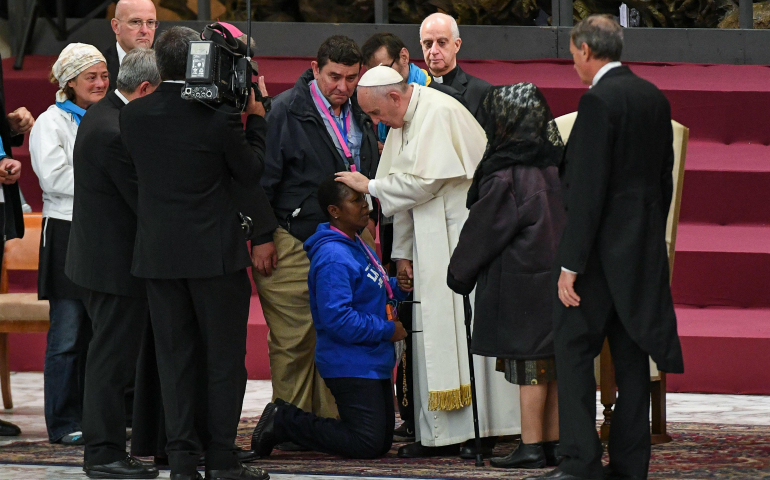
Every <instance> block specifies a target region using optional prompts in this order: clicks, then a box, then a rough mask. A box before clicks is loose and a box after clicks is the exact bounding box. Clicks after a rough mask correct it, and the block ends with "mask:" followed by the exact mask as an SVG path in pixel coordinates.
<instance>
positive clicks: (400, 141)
mask: <svg viewBox="0 0 770 480" xmlns="http://www.w3.org/2000/svg"><path fill="white" fill-rule="evenodd" d="M357 94H358V102H359V104H360V105H361V108H362V109H363V110H364V111H365V112H366V113H367V114H368V115H370V116H371V117H372V120H374V122H375V123H378V122H383V123H384V124H385V125H388V126H389V127H391V130H390V133H389V134H388V137H387V140H386V142H385V147H384V149H383V151H382V158H381V159H380V165H379V168H378V169H377V175H376V179H375V180H369V179H367V178H366V177H364V176H363V175H361V174H360V173H352V172H341V173H338V174H337V175H338V177H339V178H338V180H339V181H341V182H344V183H345V184H347V185H348V186H349V187H351V188H353V189H355V190H357V191H359V192H364V193H370V194H371V195H372V196H374V197H376V198H377V199H379V201H380V205H381V206H382V213H383V215H385V216H391V215H394V216H395V218H394V222H393V223H394V239H393V253H392V257H393V258H398V259H409V260H412V261H413V272H414V273H413V274H414V297H415V301H416V302H420V303H416V304H415V305H414V325H413V326H414V330H416V331H418V332H416V333H414V334H413V335H414V337H413V344H414V347H413V348H414V351H413V355H414V357H413V358H414V360H413V362H412V363H413V365H412V368H413V369H414V370H413V371H414V389H415V393H414V402H415V405H414V408H415V415H416V417H417V418H416V420H415V424H416V425H415V427H416V428H415V430H416V432H415V433H416V437H417V441H418V442H421V444H422V447H423V448H424V447H441V446H446V445H453V444H457V443H460V442H463V441H466V440H469V439H471V438H473V436H474V435H473V416H472V409H471V408H470V405H471V389H470V374H469V370H468V351H467V343H466V338H465V323H464V321H465V320H464V313H463V302H462V297H461V296H459V295H457V294H455V293H453V292H452V291H451V290H450V289H449V287H447V284H446V272H447V267H448V265H449V259H450V257H451V256H452V252H453V250H454V248H455V246H456V245H457V240H458V238H459V236H460V231H461V230H462V227H463V224H464V223H465V220H466V218H467V217H468V209H467V208H466V206H465V203H466V197H467V193H468V188H469V187H470V185H471V180H472V178H473V173H474V171H475V169H476V166H477V165H478V163H479V161H480V160H481V157H482V155H483V153H484V150H485V148H486V143H487V140H486V136H485V134H484V130H483V129H482V128H481V126H480V125H479V124H478V122H477V121H476V119H475V118H474V117H473V115H471V113H470V112H469V111H468V110H467V109H466V108H465V107H464V106H463V105H462V104H460V103H459V102H458V101H456V100H455V99H453V98H452V97H450V96H449V95H446V94H444V93H441V92H439V91H438V90H434V89H431V88H426V87H422V86H420V85H417V84H411V85H407V84H406V83H405V82H404V80H403V78H402V77H401V76H400V75H399V74H398V73H397V72H396V71H395V70H393V69H392V68H388V67H385V66H379V67H375V68H372V69H370V70H368V71H367V72H366V73H365V74H364V75H363V77H361V81H360V82H359V83H358V93H357ZM419 331H421V332H419ZM474 361H475V363H474V366H475V369H476V371H475V373H476V389H477V397H478V411H479V427H480V431H481V436H482V437H489V436H499V435H514V434H518V433H520V432H521V425H520V420H519V418H520V416H519V400H518V399H519V392H518V387H517V386H515V385H512V384H510V383H508V382H506V381H505V378H504V376H503V375H502V374H500V373H497V372H495V359H494V358H487V357H479V356H475V357H474ZM424 450H428V449H427V448H424ZM442 450H443V449H442ZM458 451H459V450H458ZM429 454H430V453H427V452H426V455H429Z"/></svg>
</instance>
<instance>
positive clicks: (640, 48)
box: [31, 20, 770, 64]
mask: <svg viewBox="0 0 770 480" xmlns="http://www.w3.org/2000/svg"><path fill="white" fill-rule="evenodd" d="M71 23H74V21H71ZM174 24H184V25H188V26H190V27H192V28H194V29H197V30H201V29H202V28H203V26H204V25H205V22H163V23H162V27H161V29H163V28H168V27H169V26H170V25H174ZM237 25H238V26H239V27H242V29H243V30H244V31H245V24H243V23H240V24H239V23H237ZM569 30H570V29H569V27H558V28H555V27H505V26H491V27H487V26H461V28H460V31H461V34H462V38H463V47H462V50H461V52H460V57H461V58H476V59H498V60H529V59H538V58H566V59H569V58H571V56H570V54H569ZM383 31H388V32H392V33H395V34H396V35H398V36H400V37H401V38H402V39H404V41H405V42H406V44H407V47H408V48H409V51H410V53H411V55H412V57H413V58H419V57H420V56H421V54H422V53H421V50H420V45H419V26H417V25H375V24H323V23H267V22H266V23H254V24H253V27H252V32H253V34H254V35H255V37H256V39H257V44H258V46H259V49H258V54H259V55H262V56H304V57H312V56H315V54H316V51H317V48H318V45H319V44H320V43H321V42H322V41H323V40H324V39H325V38H327V37H328V36H330V35H334V34H344V35H348V36H350V37H352V38H353V39H354V40H356V41H358V42H363V41H364V40H366V38H367V37H369V36H370V35H371V34H373V33H375V32H383ZM112 38H113V37H112V31H111V29H110V27H109V23H108V22H107V21H106V20H91V21H90V22H88V23H87V24H86V26H85V27H84V28H83V29H81V30H79V31H78V32H76V33H74V34H73V35H72V37H71V38H70V40H69V41H70V42H72V41H79V42H86V43H92V44H94V45H97V46H103V45H107V44H109V43H110V42H111V41H113V40H112ZM625 38H626V42H625V43H626V46H625V49H624V53H623V59H624V60H628V61H655V62H695V63H726V64H770V30H716V29H714V30H712V29H664V28H656V29H648V28H632V29H626V30H625ZM67 43H69V42H60V41H57V40H56V39H55V38H54V36H53V32H52V31H51V29H50V28H49V27H48V25H47V24H46V22H45V21H38V25H37V28H36V35H35V37H34V39H33V41H32V45H31V50H32V53H37V54H44V55H56V54H58V53H59V52H60V51H61V49H62V48H64V46H65V45H66V44H67Z"/></svg>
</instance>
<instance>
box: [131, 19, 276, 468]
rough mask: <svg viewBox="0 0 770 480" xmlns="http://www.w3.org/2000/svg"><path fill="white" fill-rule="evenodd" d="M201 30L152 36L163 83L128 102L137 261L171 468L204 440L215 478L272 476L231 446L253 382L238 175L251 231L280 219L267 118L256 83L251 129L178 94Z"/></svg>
mask: <svg viewBox="0 0 770 480" xmlns="http://www.w3.org/2000/svg"><path fill="white" fill-rule="evenodd" d="M198 38H200V36H199V34H198V33H197V32H195V31H194V30H191V29H189V28H186V27H172V28H170V29H169V30H167V31H165V32H164V33H163V34H162V35H161V36H160V38H159V39H158V41H157V42H156V45H155V53H156V58H157V64H158V70H159V71H160V75H161V78H162V79H163V83H161V85H160V86H159V87H158V89H157V90H156V91H155V92H154V93H153V94H152V95H149V96H147V97H145V98H140V99H137V100H135V101H133V102H131V103H130V104H128V105H127V106H125V107H124V108H123V110H122V111H121V113H120V131H121V135H122V137H123V143H124V145H125V146H126V148H127V149H128V152H129V155H130V157H131V160H132V162H133V164H134V166H135V168H136V173H137V178H138V184H139V190H138V200H137V221H138V223H137V233H136V243H135V246H134V259H133V263H132V269H131V272H132V273H133V274H134V275H135V276H137V277H140V278H144V279H146V280H145V281H146V286H147V298H148V302H149V306H150V317H151V323H152V328H153V331H154V333H155V344H156V348H157V352H156V353H157V358H158V369H159V373H160V379H161V392H162V395H163V408H164V410H165V414H166V433H167V436H168V444H167V446H166V451H167V452H168V456H169V464H170V466H171V478H172V479H175V480H194V479H196V478H200V476H199V474H198V473H197V471H196V466H197V464H198V461H199V458H200V453H201V452H202V451H204V450H205V454H206V478H207V479H209V478H210V479H211V480H223V479H261V480H265V479H266V478H268V475H267V473H265V472H264V471H263V470H261V469H258V468H253V467H246V466H243V465H241V463H240V462H239V461H238V457H237V453H236V449H235V448H234V444H235V436H236V432H237V427H238V421H239V417H240V413H241V407H242V404H243V395H244V392H245V389H246V366H245V356H246V324H247V322H248V316H249V300H250V297H251V284H250V282H249V278H248V274H247V273H246V268H247V267H249V266H251V265H252V261H251V258H250V256H249V249H248V246H247V238H246V236H245V234H244V232H243V230H242V228H241V222H240V219H239V215H238V213H239V211H238V210H239V209H238V207H237V206H236V201H235V199H234V197H235V195H236V193H235V192H234V187H233V186H234V185H240V186H241V187H242V188H244V189H246V190H247V191H248V192H249V194H250V195H251V196H252V197H253V198H254V199H255V200H254V201H253V202H251V203H250V205H255V206H261V208H258V209H255V210H254V211H253V212H252V213H251V214H250V215H249V216H251V218H252V219H253V221H254V232H253V234H254V236H262V235H264V234H265V233H268V232H272V231H273V230H275V228H276V226H277V222H276V221H275V217H274V216H273V214H272V209H271V208H270V205H269V203H268V202H267V198H266V197H265V195H264V192H263V191H262V190H261V188H260V186H259V178H260V176H261V174H262V171H263V169H264V152H265V132H266V130H267V124H266V122H265V119H264V118H263V115H264V114H265V111H264V107H263V106H262V104H261V103H257V102H256V101H255V100H254V96H253V94H252V96H251V97H250V99H249V102H248V105H247V107H246V113H247V114H248V117H247V119H246V131H245V133H244V130H243V126H242V124H241V121H240V115H239V114H237V113H236V114H235V115H232V111H231V109H225V108H217V107H215V106H211V105H204V104H201V103H200V102H196V101H187V100H184V99H182V98H181V96H180V93H181V89H182V87H183V81H184V78H185V67H186V64H187V51H188V48H189V44H190V41H193V40H197V39H198ZM260 87H261V88H263V87H264V79H260ZM263 93H264V94H266V92H264V91H263ZM260 202H262V203H260ZM252 238H253V237H252ZM201 392H204V393H203V394H201ZM199 414H200V415H199ZM196 421H199V422H201V423H202V424H203V426H202V427H201V428H196Z"/></svg>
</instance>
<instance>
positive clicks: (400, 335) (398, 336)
mask: <svg viewBox="0 0 770 480" xmlns="http://www.w3.org/2000/svg"><path fill="white" fill-rule="evenodd" d="M405 338H406V329H404V326H403V325H402V324H401V322H399V321H398V320H396V330H395V331H394V332H393V336H392V337H390V341H391V342H393V343H396V342H398V341H399V340H403V339H405Z"/></svg>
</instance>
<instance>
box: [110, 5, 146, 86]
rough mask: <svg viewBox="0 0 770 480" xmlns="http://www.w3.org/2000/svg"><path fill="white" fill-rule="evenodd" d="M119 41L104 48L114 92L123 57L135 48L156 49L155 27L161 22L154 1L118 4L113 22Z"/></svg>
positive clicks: (113, 28) (113, 29)
mask: <svg viewBox="0 0 770 480" xmlns="http://www.w3.org/2000/svg"><path fill="white" fill-rule="evenodd" d="M110 25H111V26H112V31H113V32H115V39H116V42H115V44H113V45H110V46H109V47H107V48H106V49H104V50H102V54H104V58H106V59H107V71H108V72H109V73H110V91H112V90H114V89H115V83H116V82H117V79H118V71H119V70H120V64H121V63H123V58H125V56H126V54H127V53H128V52H130V51H131V50H133V49H135V48H137V47H139V48H152V42H153V40H154V39H155V30H156V29H157V28H158V25H159V22H158V19H157V16H156V14H155V4H154V3H153V2H152V0H119V1H118V3H117V5H116V6H115V18H113V19H112V21H111V22H110Z"/></svg>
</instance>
